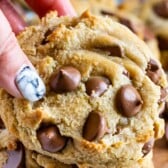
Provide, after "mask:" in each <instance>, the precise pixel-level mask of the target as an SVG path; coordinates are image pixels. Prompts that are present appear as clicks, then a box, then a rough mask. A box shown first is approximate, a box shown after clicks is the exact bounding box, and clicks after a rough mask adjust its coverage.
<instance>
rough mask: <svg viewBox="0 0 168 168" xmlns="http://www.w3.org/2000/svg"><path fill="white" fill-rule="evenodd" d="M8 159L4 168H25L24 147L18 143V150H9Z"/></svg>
mask: <svg viewBox="0 0 168 168" xmlns="http://www.w3.org/2000/svg"><path fill="white" fill-rule="evenodd" d="M7 154H8V159H7V161H6V163H5V164H4V165H3V167H2V168H23V167H25V166H24V160H25V159H24V155H25V154H24V147H23V145H22V144H21V143H18V147H17V149H16V150H8V151H7Z"/></svg>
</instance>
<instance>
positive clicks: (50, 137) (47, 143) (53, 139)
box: [37, 125, 67, 153]
mask: <svg viewBox="0 0 168 168" xmlns="http://www.w3.org/2000/svg"><path fill="white" fill-rule="evenodd" d="M37 138H38V140H39V142H40V144H41V146H42V148H43V149H44V150H45V151H48V152H51V153H54V152H58V151H60V150H62V149H63V148H64V147H65V145H66V143H67V138H66V137H65V136H62V135H61V134H60V132H59V130H58V128H57V127H56V126H54V125H51V126H47V127H41V128H40V129H39V130H38V131H37Z"/></svg>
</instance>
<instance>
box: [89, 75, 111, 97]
mask: <svg viewBox="0 0 168 168" xmlns="http://www.w3.org/2000/svg"><path fill="white" fill-rule="evenodd" d="M109 84H110V81H109V80H108V79H107V78H105V77H100V76H94V77H91V78H90V79H89V80H88V81H87V82H86V93H87V94H88V95H89V96H92V97H98V96H101V95H102V94H103V93H104V92H105V91H106V90H107V89H108V85H109Z"/></svg>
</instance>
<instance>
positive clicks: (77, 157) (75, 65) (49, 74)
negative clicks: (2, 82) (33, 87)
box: [0, 13, 167, 168]
mask: <svg viewBox="0 0 168 168" xmlns="http://www.w3.org/2000/svg"><path fill="white" fill-rule="evenodd" d="M18 41H19V43H20V46H21V48H22V49H23V51H24V52H25V53H26V55H27V56H28V58H29V59H30V60H31V61H32V63H33V64H34V66H35V68H36V69H37V71H38V73H39V75H40V76H41V77H42V79H43V81H44V83H45V85H46V89H47V92H46V95H45V97H44V98H43V99H41V100H39V101H37V102H29V101H27V100H25V99H17V98H13V97H12V96H10V95H9V94H7V93H6V92H5V91H4V90H3V89H1V90H0V108H1V111H0V114H1V117H2V119H3V121H4V123H5V125H6V126H7V128H8V129H9V131H10V132H11V133H12V134H13V135H15V136H16V137H17V138H18V139H19V140H20V141H21V142H22V143H23V144H24V146H25V147H26V148H27V149H29V150H34V151H36V152H37V153H40V154H43V155H46V156H48V157H52V158H55V159H57V160H58V161H60V162H64V163H65V164H77V165H84V166H85V167H89V168H90V167H91V168H92V167H96V168H127V167H128V168H130V167H134V165H137V166H136V167H137V168H142V167H143V164H144V162H146V161H147V162H148V161H149V162H150V161H151V159H150V158H151V157H150V156H151V155H152V147H153V143H154V141H155V139H158V138H160V137H162V135H163V133H164V122H163V120H162V119H160V118H159V110H160V109H161V107H162V106H163V105H164V103H165V102H164V100H165V97H164V98H163V96H162V95H161V90H162V89H165V88H166V87H167V82H166V77H165V74H164V72H163V70H162V68H161V66H160V63H159V62H158V61H157V60H154V58H153V55H152V53H151V52H150V51H149V49H148V47H147V46H146V45H145V43H144V42H143V41H141V40H140V39H139V38H138V37H136V36H135V35H134V34H133V33H132V32H131V31H130V30H128V29H127V28H126V27H124V26H123V25H120V24H119V23H117V22H115V21H113V20H112V19H110V18H108V17H107V18H103V17H95V16H92V15H90V14H89V13H84V14H83V15H81V16H80V17H79V18H69V17H61V18H59V17H57V15H56V14H55V13H50V14H48V15H47V16H46V17H45V18H43V19H42V21H41V23H40V24H39V25H37V26H32V27H29V28H27V29H26V30H25V31H24V32H22V33H21V34H20V35H19V36H18ZM147 158H149V159H147ZM147 167H148V165H146V167H145V168H147ZM149 167H150V168H151V166H150V165H149Z"/></svg>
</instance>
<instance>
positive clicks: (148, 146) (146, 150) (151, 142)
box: [142, 139, 154, 156]
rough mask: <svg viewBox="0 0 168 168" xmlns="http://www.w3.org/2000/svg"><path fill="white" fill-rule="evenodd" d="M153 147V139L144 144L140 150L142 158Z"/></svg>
mask: <svg viewBox="0 0 168 168" xmlns="http://www.w3.org/2000/svg"><path fill="white" fill-rule="evenodd" d="M153 146H154V139H150V140H149V141H148V142H146V143H145V144H144V146H143V148H142V153H143V154H144V156H146V155H147V154H148V153H149V152H150V151H151V150H152V148H153Z"/></svg>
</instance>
